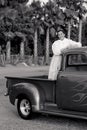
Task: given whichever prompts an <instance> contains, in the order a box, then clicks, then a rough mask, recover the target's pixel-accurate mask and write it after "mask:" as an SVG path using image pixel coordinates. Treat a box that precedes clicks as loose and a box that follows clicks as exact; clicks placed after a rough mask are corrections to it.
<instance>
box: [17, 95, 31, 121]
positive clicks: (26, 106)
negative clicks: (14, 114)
mask: <svg viewBox="0 0 87 130" xmlns="http://www.w3.org/2000/svg"><path fill="white" fill-rule="evenodd" d="M17 110H18V114H19V115H20V117H21V118H23V119H25V120H27V119H30V117H31V114H32V107H31V103H30V100H29V99H28V98H26V97H25V98H19V99H18V102H17Z"/></svg>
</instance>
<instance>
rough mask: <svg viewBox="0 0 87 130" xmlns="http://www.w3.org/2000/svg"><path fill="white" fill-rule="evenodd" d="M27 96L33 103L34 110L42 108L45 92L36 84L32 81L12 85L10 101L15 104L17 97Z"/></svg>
mask: <svg viewBox="0 0 87 130" xmlns="http://www.w3.org/2000/svg"><path fill="white" fill-rule="evenodd" d="M23 95H25V96H27V97H28V98H29V99H30V101H31V104H32V110H35V111H36V110H39V109H40V102H43V101H44V100H45V99H44V97H45V96H44V92H42V90H39V89H38V88H37V87H36V86H35V85H33V84H31V83H18V84H15V85H13V86H12V89H11V92H10V94H9V98H10V102H11V103H12V104H13V105H14V104H15V99H18V98H21V96H23Z"/></svg>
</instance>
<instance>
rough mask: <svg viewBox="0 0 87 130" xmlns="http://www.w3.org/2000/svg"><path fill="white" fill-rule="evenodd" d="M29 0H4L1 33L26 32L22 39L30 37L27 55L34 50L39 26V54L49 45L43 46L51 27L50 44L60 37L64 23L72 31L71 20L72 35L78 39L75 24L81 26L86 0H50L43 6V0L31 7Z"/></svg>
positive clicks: (2, 0) (1, 6)
mask: <svg viewBox="0 0 87 130" xmlns="http://www.w3.org/2000/svg"><path fill="white" fill-rule="evenodd" d="M27 1H28V0H13V1H12V0H1V1H0V32H1V33H2V34H3V35H4V34H7V32H12V33H14V35H15V36H18V37H19V35H18V34H17V33H15V32H19V33H21V34H22V35H21V39H23V37H26V39H27V40H26V42H25V44H26V45H25V46H26V48H27V49H25V50H26V53H27V54H31V53H33V51H32V50H33V42H34V31H35V29H37V30H38V45H39V48H40V49H39V50H41V51H40V52H39V51H38V52H39V55H44V51H45V48H44V47H43V46H44V45H45V39H46V29H47V27H49V28H50V45H51V44H52V42H53V41H54V39H55V38H56V31H57V28H58V27H59V26H60V25H62V26H64V27H66V30H68V28H67V26H66V25H67V24H68V22H71V24H72V30H71V32H72V34H71V38H72V39H75V38H76V39H75V40H77V35H78V27H77V26H75V27H74V25H77V24H78V18H79V19H82V17H83V16H84V14H85V13H86V9H85V7H84V6H83V5H82V4H83V2H84V1H83V0H55V1H51V0H49V1H48V2H47V3H46V4H44V5H43V6H41V3H40V2H39V1H36V2H35V1H33V3H32V4H31V5H30V6H29V7H26V6H25V5H26V2H27ZM84 26H86V25H84ZM5 32H6V33H5ZM6 36H7V35H6ZM7 37H8V36H7ZM11 37H13V35H11ZM19 38H20V37H19ZM83 42H85V40H83ZM14 44H15V43H14ZM29 48H30V49H29ZM28 50H29V52H28Z"/></svg>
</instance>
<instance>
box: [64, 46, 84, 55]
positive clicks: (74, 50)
mask: <svg viewBox="0 0 87 130" xmlns="http://www.w3.org/2000/svg"><path fill="white" fill-rule="evenodd" d="M75 52H85V53H87V46H84V47H78V48H72V49H66V50H64V51H63V52H62V54H66V53H75Z"/></svg>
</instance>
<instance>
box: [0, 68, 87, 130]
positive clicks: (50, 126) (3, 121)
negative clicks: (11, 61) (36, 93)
mask: <svg viewBox="0 0 87 130" xmlns="http://www.w3.org/2000/svg"><path fill="white" fill-rule="evenodd" d="M48 68H49V67H48V66H45V67H23V66H19V67H13V66H8V67H6V68H2V67H0V130H87V121H86V120H79V119H71V118H64V117H56V116H47V115H38V116H35V117H34V118H33V119H32V120H28V121H26V120H22V119H21V118H20V117H19V115H18V113H17V110H16V107H15V106H13V105H11V104H10V102H9V98H8V97H4V93H5V83H6V80H5V78H4V76H6V75H7V76H29V75H38V74H41V75H43V74H47V73H48Z"/></svg>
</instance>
